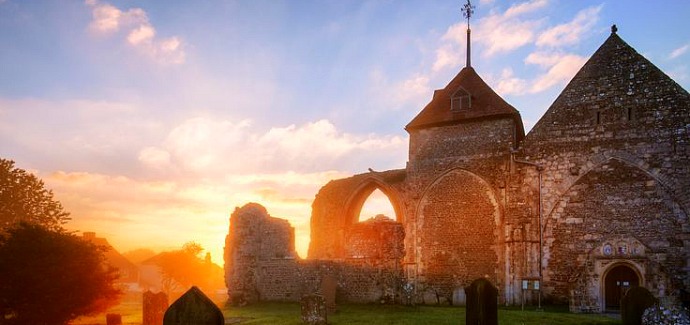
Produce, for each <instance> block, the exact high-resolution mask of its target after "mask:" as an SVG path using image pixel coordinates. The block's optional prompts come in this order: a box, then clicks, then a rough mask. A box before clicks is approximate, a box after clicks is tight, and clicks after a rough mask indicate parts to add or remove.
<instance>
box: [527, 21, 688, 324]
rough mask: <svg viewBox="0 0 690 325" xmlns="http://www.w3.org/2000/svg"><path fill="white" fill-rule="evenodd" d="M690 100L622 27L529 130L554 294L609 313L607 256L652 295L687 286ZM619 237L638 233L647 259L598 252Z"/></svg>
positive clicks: (551, 293)
mask: <svg viewBox="0 0 690 325" xmlns="http://www.w3.org/2000/svg"><path fill="white" fill-rule="evenodd" d="M689 98H690V97H689V95H688V93H687V92H686V91H685V90H683V89H682V88H681V87H680V86H678V84H676V83H675V82H674V81H673V80H671V79H670V78H669V77H668V76H666V75H664V74H663V72H661V71H660V70H659V69H658V68H656V67H655V66H654V65H653V64H652V63H650V62H649V61H647V60H646V59H644V57H642V56H641V55H639V54H638V53H637V52H635V50H634V49H632V48H631V47H629V46H628V45H627V44H625V42H624V41H623V40H621V39H620V38H619V37H618V36H617V35H615V34H613V35H612V36H611V37H610V38H609V39H608V40H607V41H606V43H604V45H602V47H601V48H600V49H599V50H598V51H597V52H596V53H595V54H594V55H593V56H592V58H590V60H589V62H588V63H587V64H586V65H585V67H584V68H583V69H582V70H581V71H580V72H579V73H578V74H577V75H576V76H575V78H574V79H573V81H571V83H570V84H569V85H568V86H567V87H566V89H565V90H564V91H563V92H562V93H561V95H560V96H559V97H558V99H556V101H555V102H554V104H553V105H552V106H551V108H550V109H549V111H548V112H547V113H546V114H545V115H544V117H543V118H542V119H541V120H540V121H539V122H538V123H537V125H536V126H535V127H534V129H533V130H532V131H531V132H530V133H529V134H528V135H527V137H526V139H525V142H524V145H523V148H522V150H521V152H520V158H521V159H525V160H530V161H532V162H534V163H537V164H540V165H541V166H543V167H544V171H543V184H542V192H543V211H544V218H545V221H544V222H545V232H544V236H545V248H544V258H543V264H544V270H545V272H544V281H545V284H546V286H545V289H546V292H547V294H548V295H549V296H550V297H551V298H552V299H554V300H561V301H568V300H569V301H570V303H571V309H573V310H575V311H577V310H602V309H603V308H604V306H603V299H602V292H603V288H600V283H601V282H602V279H603V277H604V273H605V272H606V270H607V268H606V267H603V266H601V265H602V264H601V263H604V262H605V263H607V264H615V263H617V262H620V263H627V264H626V265H628V266H630V267H631V268H633V269H635V270H636V271H637V272H639V273H640V275H641V276H643V277H644V279H643V282H644V284H643V285H644V286H645V287H647V288H648V289H650V290H652V292H657V293H660V292H664V291H665V293H666V294H668V293H671V292H673V291H674V290H675V292H676V293H677V291H678V290H680V288H687V287H688V285H689V284H690V283H688V271H687V262H686V259H687V256H688V253H689V252H688V246H689V245H688V243H689V242H688V238H690V237H689V233H688V231H689V230H690V229H688V219H687V211H688V210H687V209H688V208H689V207H690V205H689V203H690V201H689V200H688V194H689V192H688V190H687V189H688V188H689V186H690V164H689V163H688V161H690V160H689V159H690V156H689V154H690V147H689V146H688V138H689V137H688V134H689V131H690V99H689ZM532 186H534V185H532ZM614 237H615V238H627V239H626V240H625V241H632V240H639V241H640V242H641V243H642V245H644V246H645V247H646V248H647V249H648V251H647V254H646V256H644V257H637V258H631V257H626V256H616V255H615V254H613V255H612V256H608V257H606V256H603V255H602V254H601V252H598V251H596V250H597V247H602V245H604V244H605V243H607V242H610V243H611V244H612V245H613V249H614V250H616V243H615V242H616V240H613V238H614ZM625 241H623V242H625ZM597 265H600V267H597ZM661 288H663V289H661ZM600 289H601V290H600Z"/></svg>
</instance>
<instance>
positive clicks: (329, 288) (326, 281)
mask: <svg viewBox="0 0 690 325" xmlns="http://www.w3.org/2000/svg"><path fill="white" fill-rule="evenodd" d="M337 288H338V281H336V280H335V279H334V278H333V277H332V276H330V275H326V276H324V277H323V278H322V279H321V296H323V299H324V301H325V302H326V309H327V310H328V312H329V313H331V314H332V313H335V311H336V306H335V292H336V290H337Z"/></svg>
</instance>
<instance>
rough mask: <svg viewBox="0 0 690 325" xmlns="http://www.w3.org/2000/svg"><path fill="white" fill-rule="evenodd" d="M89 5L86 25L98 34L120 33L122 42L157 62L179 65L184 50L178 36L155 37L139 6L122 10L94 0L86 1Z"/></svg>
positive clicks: (152, 28)
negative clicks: (89, 17)
mask: <svg viewBox="0 0 690 325" xmlns="http://www.w3.org/2000/svg"><path fill="white" fill-rule="evenodd" d="M85 3H86V5H87V6H89V7H91V8H92V10H91V15H92V18H93V19H92V20H91V23H90V24H89V28H90V29H91V30H92V31H93V32H94V33H95V34H99V35H106V36H109V35H112V34H123V35H126V36H124V38H125V39H126V43H127V44H129V45H130V46H131V47H132V48H134V49H136V50H138V51H139V52H140V53H142V54H144V55H146V56H148V57H150V58H151V59H153V60H154V61H156V62H158V63H161V64H182V63H184V62H185V56H186V54H185V51H184V46H183V43H182V41H181V40H180V38H179V37H177V36H173V37H169V38H163V39H158V38H156V29H155V28H154V27H153V25H151V22H150V21H149V18H148V16H147V14H146V12H145V11H144V10H143V9H141V8H132V9H129V10H127V11H123V10H121V9H119V8H117V7H115V6H113V5H111V4H108V3H101V2H99V1H98V0H86V1H85Z"/></svg>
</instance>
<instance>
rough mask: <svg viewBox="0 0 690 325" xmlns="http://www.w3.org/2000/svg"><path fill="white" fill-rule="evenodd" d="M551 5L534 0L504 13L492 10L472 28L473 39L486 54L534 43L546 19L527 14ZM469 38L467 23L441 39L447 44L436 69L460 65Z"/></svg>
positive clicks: (437, 58) (454, 27)
mask: <svg viewBox="0 0 690 325" xmlns="http://www.w3.org/2000/svg"><path fill="white" fill-rule="evenodd" d="M547 4H548V0H532V1H527V2H523V3H519V4H515V5H513V6H511V7H509V8H508V9H507V10H506V11H504V12H500V11H499V12H492V13H491V14H489V15H488V16H486V17H484V18H481V19H479V20H478V22H477V25H476V26H475V27H472V39H473V42H474V43H477V44H479V45H481V46H482V55H483V56H484V57H489V56H492V55H496V54H499V53H506V52H510V51H513V50H515V49H518V48H520V47H522V46H525V45H527V44H529V43H531V42H532V41H533V40H534V38H535V36H534V35H535V33H536V30H537V29H538V28H539V27H540V26H541V25H542V24H543V21H544V20H543V19H533V18H528V17H524V16H525V15H527V14H529V13H533V12H535V11H537V10H539V9H541V8H543V7H545V6H546V5H547ZM466 38H467V27H466V25H465V23H457V24H454V25H452V26H450V27H449V28H448V30H447V31H446V33H445V34H444V35H443V36H442V38H441V40H442V41H443V42H444V43H443V44H442V45H441V46H440V47H439V49H438V50H437V51H436V61H435V62H434V64H433V70H434V71H438V70H441V69H442V68H445V67H448V66H452V65H456V64H458V63H459V61H460V58H461V57H462V56H461V55H459V53H460V52H461V51H464V50H465V46H466V45H465V44H466Z"/></svg>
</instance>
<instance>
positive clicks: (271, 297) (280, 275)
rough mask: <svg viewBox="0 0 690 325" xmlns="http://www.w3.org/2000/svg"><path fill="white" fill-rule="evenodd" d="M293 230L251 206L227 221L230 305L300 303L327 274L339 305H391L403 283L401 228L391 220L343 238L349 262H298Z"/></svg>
mask: <svg viewBox="0 0 690 325" xmlns="http://www.w3.org/2000/svg"><path fill="white" fill-rule="evenodd" d="M293 232H294V230H293V229H292V228H291V227H290V225H289V224H288V222H287V221H285V220H282V219H278V218H273V217H270V216H269V215H268V213H267V211H266V209H265V208H263V207H262V206H260V205H258V204H255V203H250V204H247V205H245V206H244V207H242V208H238V209H236V210H235V212H233V214H232V216H231V217H230V229H229V233H228V236H227V239H226V248H225V272H226V284H227V286H228V295H229V298H230V302H231V303H235V304H243V303H252V302H257V301H299V299H300V298H301V297H302V296H303V295H305V294H311V293H315V292H319V291H320V290H321V287H320V285H321V281H322V280H323V279H324V277H326V276H328V277H331V278H333V279H335V280H336V282H337V284H338V285H337V290H336V294H337V297H338V301H339V302H358V303H369V302H374V301H376V302H394V301H397V300H398V299H399V290H400V288H401V279H402V265H401V262H402V258H403V251H404V250H403V242H404V236H405V233H404V230H403V227H402V225H401V224H400V223H398V222H395V221H392V220H380V219H379V220H372V221H370V222H361V223H357V224H355V225H353V226H352V227H349V228H348V231H347V232H346V233H345V234H344V238H346V239H347V240H346V242H345V245H344V249H345V251H346V252H348V253H349V254H351V255H352V256H351V257H350V258H340V259H329V260H317V259H310V260H301V259H299V258H298V257H297V255H296V254H295V253H294V249H293V247H294V236H291V235H288V234H291V233H293Z"/></svg>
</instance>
